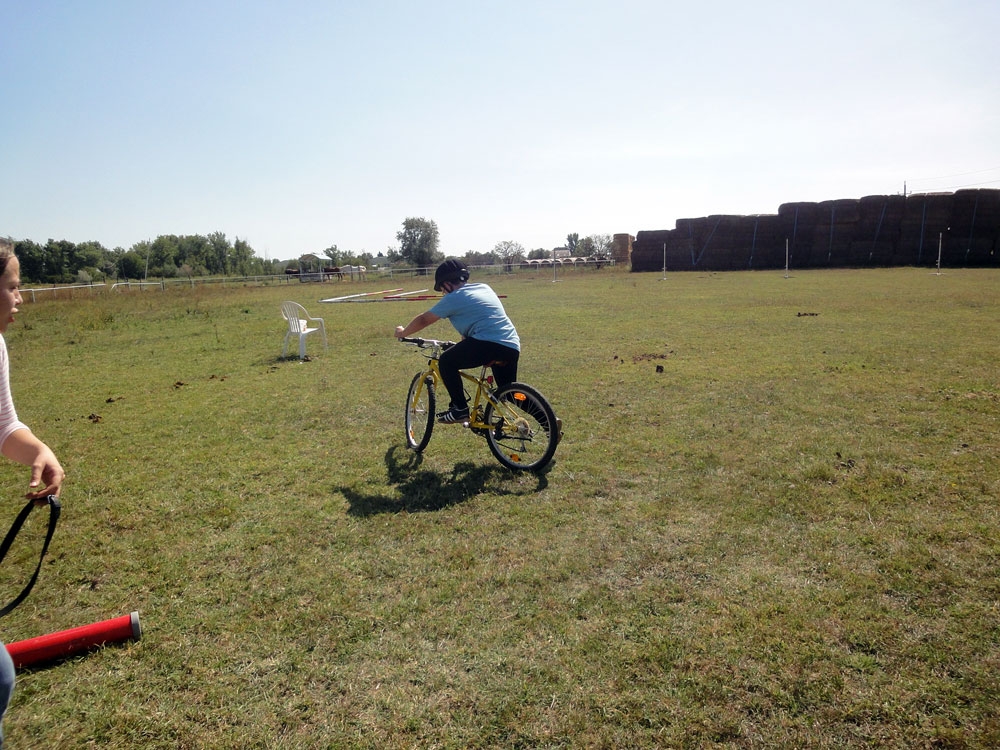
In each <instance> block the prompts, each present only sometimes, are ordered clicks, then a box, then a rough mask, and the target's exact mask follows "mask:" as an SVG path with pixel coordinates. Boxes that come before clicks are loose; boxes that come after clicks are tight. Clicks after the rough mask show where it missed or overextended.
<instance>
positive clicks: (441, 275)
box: [434, 258, 469, 292]
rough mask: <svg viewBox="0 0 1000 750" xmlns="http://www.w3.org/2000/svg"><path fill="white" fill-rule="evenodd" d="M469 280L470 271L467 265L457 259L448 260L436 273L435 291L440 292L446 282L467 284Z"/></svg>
mask: <svg viewBox="0 0 1000 750" xmlns="http://www.w3.org/2000/svg"><path fill="white" fill-rule="evenodd" d="M468 280H469V269H468V268H467V267H466V265H465V264H464V263H463V262H462V261H460V260H456V259H455V258H448V260H446V261H445V262H444V263H442V264H441V265H440V266H438V267H437V270H436V271H435V272H434V291H435V292H440V291H441V285H442V284H443V283H445V282H446V281H450V282H452V283H454V282H456V281H461V282H466V281H468Z"/></svg>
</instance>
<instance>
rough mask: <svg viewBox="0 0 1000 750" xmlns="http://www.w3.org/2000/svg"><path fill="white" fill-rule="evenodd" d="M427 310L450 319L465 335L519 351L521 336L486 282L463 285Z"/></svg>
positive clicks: (457, 329)
mask: <svg viewBox="0 0 1000 750" xmlns="http://www.w3.org/2000/svg"><path fill="white" fill-rule="evenodd" d="M431 312H432V313H434V314H435V315H437V316H438V317H439V318H447V319H448V320H449V321H451V324H452V325H453V326H455V330H456V331H458V332H459V333H460V334H462V336H464V337H465V338H470V339H477V340H479V341H492V342H494V343H496V344H503V345H504V346H509V347H510V348H511V349H516V350H517V351H521V339H520V338H518V336H517V330H516V329H515V328H514V324H513V323H511V322H510V318H508V317H507V313H506V311H504V309H503V304H502V303H501V302H500V298H499V297H497V295H496V292H494V291H493V290H492V289H491V288H490V287H489V286H488V285H486V284H464V285H463V286H462V287H461V288H460V289H456V290H455V291H454V292H449V293H448V294H446V295H444V296H443V297H442V298H441V300H440V301H439V302H438V303H437V304H436V305H434V307H432V308H431Z"/></svg>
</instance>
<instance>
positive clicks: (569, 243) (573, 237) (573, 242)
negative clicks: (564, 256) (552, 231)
mask: <svg viewBox="0 0 1000 750" xmlns="http://www.w3.org/2000/svg"><path fill="white" fill-rule="evenodd" d="M579 242H580V235H579V233H577V232H573V234H567V235H566V249H567V250H569V254H570V255H576V246H577V243H579Z"/></svg>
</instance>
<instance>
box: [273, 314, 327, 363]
mask: <svg viewBox="0 0 1000 750" xmlns="http://www.w3.org/2000/svg"><path fill="white" fill-rule="evenodd" d="M281 315H282V317H283V318H284V319H285V320H287V321H288V332H287V333H286V334H285V345H284V347H283V348H282V350H281V357H282V359H284V358H285V355H286V354H288V342H289V341H290V340H291V338H292V336H298V337H299V359H305V358H306V336H308V335H309V334H310V333H315V332H316V331H319V332H320V333H321V334H323V348H324V349H325V348H326V346H327V344H326V326H325V325H324V323H323V319H322V318H314V317H312V316H311V315H310V314H309V313H307V312H306V309H305V308H304V307H303V306H302V305H300V304H299V303H298V302H282V303H281ZM314 323H315V324H317V325H313V324H314Z"/></svg>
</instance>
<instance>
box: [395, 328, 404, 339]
mask: <svg viewBox="0 0 1000 750" xmlns="http://www.w3.org/2000/svg"><path fill="white" fill-rule="evenodd" d="M405 330H406V329H405V328H403V326H396V338H397V339H401V338H403V331H405Z"/></svg>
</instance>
